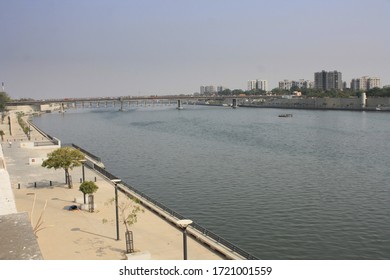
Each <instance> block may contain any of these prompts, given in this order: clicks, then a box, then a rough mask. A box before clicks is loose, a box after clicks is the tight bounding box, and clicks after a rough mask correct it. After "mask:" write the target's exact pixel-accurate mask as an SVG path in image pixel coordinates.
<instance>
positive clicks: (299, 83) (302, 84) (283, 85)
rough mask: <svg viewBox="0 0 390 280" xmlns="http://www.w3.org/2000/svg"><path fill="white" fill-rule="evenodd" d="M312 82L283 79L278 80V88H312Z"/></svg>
mask: <svg viewBox="0 0 390 280" xmlns="http://www.w3.org/2000/svg"><path fill="white" fill-rule="evenodd" d="M313 86H314V83H313V82H312V81H308V80H304V79H300V80H297V81H291V80H283V81H280V82H279V89H284V90H290V89H291V88H292V87H298V88H313Z"/></svg>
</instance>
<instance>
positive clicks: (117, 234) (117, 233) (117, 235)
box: [111, 179, 122, 240]
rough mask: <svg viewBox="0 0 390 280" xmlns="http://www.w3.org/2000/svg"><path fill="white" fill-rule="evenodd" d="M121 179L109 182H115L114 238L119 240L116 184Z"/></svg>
mask: <svg viewBox="0 0 390 280" xmlns="http://www.w3.org/2000/svg"><path fill="white" fill-rule="evenodd" d="M121 181H122V180H121V179H113V180H111V182H113V183H114V184H115V221H116V240H119V217H118V216H119V215H118V184H119V183H120V182H121Z"/></svg>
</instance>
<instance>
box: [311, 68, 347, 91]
mask: <svg viewBox="0 0 390 280" xmlns="http://www.w3.org/2000/svg"><path fill="white" fill-rule="evenodd" d="M314 88H316V89H322V90H342V89H343V81H342V76H341V72H337V71H332V72H326V71H324V70H322V71H321V72H316V73H314Z"/></svg>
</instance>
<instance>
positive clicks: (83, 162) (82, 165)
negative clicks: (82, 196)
mask: <svg viewBox="0 0 390 280" xmlns="http://www.w3.org/2000/svg"><path fill="white" fill-rule="evenodd" d="M86 161H87V160H86V159H80V162H81V168H82V172H83V183H84V182H85V170H84V164H85V162H86Z"/></svg>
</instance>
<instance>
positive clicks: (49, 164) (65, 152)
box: [42, 147, 85, 189]
mask: <svg viewBox="0 0 390 280" xmlns="http://www.w3.org/2000/svg"><path fill="white" fill-rule="evenodd" d="M47 156H48V158H47V159H46V160H45V161H44V162H43V163H42V166H43V167H46V168H49V169H50V168H54V169H59V168H62V169H64V170H65V183H67V184H68V187H69V189H71V188H72V187H73V185H72V182H71V180H70V174H69V170H72V169H73V167H76V166H80V165H81V163H80V160H83V159H85V156H84V154H83V153H82V152H80V151H79V150H77V149H75V148H72V147H63V148H59V149H57V150H54V151H53V152H51V153H49V154H48V155H47Z"/></svg>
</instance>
